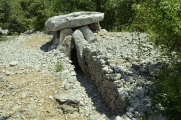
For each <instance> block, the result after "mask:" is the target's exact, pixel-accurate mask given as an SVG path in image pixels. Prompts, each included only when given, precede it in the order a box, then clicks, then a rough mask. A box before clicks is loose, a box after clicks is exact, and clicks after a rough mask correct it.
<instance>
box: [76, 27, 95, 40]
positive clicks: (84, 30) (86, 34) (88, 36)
mask: <svg viewBox="0 0 181 120" xmlns="http://www.w3.org/2000/svg"><path fill="white" fill-rule="evenodd" d="M79 29H80V31H81V32H82V33H83V35H84V37H85V39H86V40H87V41H88V42H95V41H96V40H97V39H96V37H95V36H94V34H93V33H92V31H91V30H90V28H89V27H88V26H82V27H80V28H79Z"/></svg>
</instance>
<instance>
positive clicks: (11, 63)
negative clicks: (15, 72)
mask: <svg viewBox="0 0 181 120" xmlns="http://www.w3.org/2000/svg"><path fill="white" fill-rule="evenodd" d="M17 64H18V61H14V60H13V61H11V62H10V63H9V65H10V66H16V65H17Z"/></svg>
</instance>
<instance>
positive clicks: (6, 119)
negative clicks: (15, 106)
mask: <svg viewBox="0 0 181 120" xmlns="http://www.w3.org/2000/svg"><path fill="white" fill-rule="evenodd" d="M10 117H11V116H3V117H0V120H8V119H9V118H10Z"/></svg>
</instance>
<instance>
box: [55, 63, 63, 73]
mask: <svg viewBox="0 0 181 120" xmlns="http://www.w3.org/2000/svg"><path fill="white" fill-rule="evenodd" d="M55 70H56V72H61V71H62V70H63V66H62V64H61V63H60V62H57V64H56V66H55Z"/></svg>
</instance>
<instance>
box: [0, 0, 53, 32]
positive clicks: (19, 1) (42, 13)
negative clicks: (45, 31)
mask: <svg viewBox="0 0 181 120" xmlns="http://www.w3.org/2000/svg"><path fill="white" fill-rule="evenodd" d="M0 3H1V4H0V11H1V14H0V16H1V19H0V25H1V26H2V27H3V28H6V29H8V30H9V31H10V33H13V32H18V33H21V32H24V31H26V30H28V29H36V30H40V29H42V28H44V23H45V21H46V19H48V17H50V16H52V15H53V11H52V8H51V4H50V2H49V1H48V0H16V1H12V0H1V1H0Z"/></svg>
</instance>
